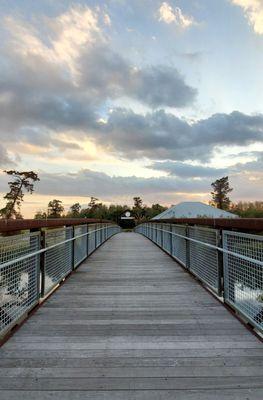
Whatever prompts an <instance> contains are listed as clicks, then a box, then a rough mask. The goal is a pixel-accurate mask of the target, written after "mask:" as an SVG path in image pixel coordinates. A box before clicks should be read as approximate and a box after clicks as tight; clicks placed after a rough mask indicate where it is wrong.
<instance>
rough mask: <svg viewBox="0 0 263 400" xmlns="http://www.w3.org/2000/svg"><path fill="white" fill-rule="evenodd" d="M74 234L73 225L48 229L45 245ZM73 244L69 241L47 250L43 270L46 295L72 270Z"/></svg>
mask: <svg viewBox="0 0 263 400" xmlns="http://www.w3.org/2000/svg"><path fill="white" fill-rule="evenodd" d="M72 235H73V229H72V227H67V228H59V229H52V230H47V231H46V232H45V247H49V246H52V245H54V244H56V243H60V242H63V241H64V240H67V239H70V238H72V237H73V236H72ZM72 246H73V245H72V242H67V243H63V244H61V245H59V246H56V247H55V248H53V249H50V250H47V251H46V252H45V254H44V271H43V272H44V294H45V295H46V294H47V293H48V292H49V291H50V290H52V289H53V288H54V287H55V286H56V285H57V284H58V283H59V282H61V280H62V279H63V278H65V276H66V275H68V274H69V273H70V272H71V271H72Z"/></svg>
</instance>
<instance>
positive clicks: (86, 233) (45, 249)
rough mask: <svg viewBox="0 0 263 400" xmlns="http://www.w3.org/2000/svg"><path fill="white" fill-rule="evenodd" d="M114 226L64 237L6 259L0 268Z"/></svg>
mask: <svg viewBox="0 0 263 400" xmlns="http://www.w3.org/2000/svg"><path fill="white" fill-rule="evenodd" d="M116 226H118V225H107V226H104V227H102V228H99V229H95V230H93V231H88V232H85V233H82V234H81V235H78V236H74V237H72V238H70V239H66V240H64V241H63V242H59V243H55V244H53V245H52V246H49V247H45V248H43V249H40V250H37V251H34V252H32V253H27V254H25V255H24V256H21V257H18V258H15V259H13V260H10V261H7V262H5V263H3V264H0V270H1V269H2V268H6V267H9V266H10V265H12V264H14V263H15V262H20V261H24V260H26V259H27V258H30V257H34V256H37V255H39V254H42V253H45V252H46V251H48V250H51V249H54V248H55V247H58V246H61V245H62V244H65V243H68V242H73V241H74V240H76V239H79V238H81V237H83V236H88V235H90V234H91V233H94V232H99V231H101V230H103V229H105V228H113V227H116Z"/></svg>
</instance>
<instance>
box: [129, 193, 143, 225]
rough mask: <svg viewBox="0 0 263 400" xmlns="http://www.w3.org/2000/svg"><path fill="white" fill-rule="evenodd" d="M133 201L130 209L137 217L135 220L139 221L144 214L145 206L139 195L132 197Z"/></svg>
mask: <svg viewBox="0 0 263 400" xmlns="http://www.w3.org/2000/svg"><path fill="white" fill-rule="evenodd" d="M133 202H134V205H133V208H132V210H133V213H134V216H135V218H136V219H137V221H140V220H141V218H142V216H143V215H144V214H145V207H143V204H142V199H141V198H140V197H139V196H137V197H134V198H133Z"/></svg>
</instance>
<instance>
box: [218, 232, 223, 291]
mask: <svg viewBox="0 0 263 400" xmlns="http://www.w3.org/2000/svg"><path fill="white" fill-rule="evenodd" d="M217 246H218V247H222V236H221V233H220V234H219V237H218V241H217ZM217 262H218V295H219V296H222V293H223V291H224V264H223V253H222V251H220V250H217Z"/></svg>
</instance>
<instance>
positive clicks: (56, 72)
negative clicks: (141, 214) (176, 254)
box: [0, 0, 263, 217]
mask: <svg viewBox="0 0 263 400" xmlns="http://www.w3.org/2000/svg"><path fill="white" fill-rule="evenodd" d="M0 18H1V24H0V35H1V41H0V53H1V54H0V136H1V141H0V169H1V172H0V193H1V197H2V196H3V195H4V194H5V192H6V191H7V189H8V186H7V182H8V179H7V177H6V174H5V173H4V172H3V171H4V170H6V169H16V170H20V171H21V170H34V171H35V172H37V173H38V174H39V178H40V182H39V183H37V184H36V186H35V193H34V194H33V195H26V196H25V202H24V205H23V208H22V213H23V214H24V216H25V217H32V216H33V215H34V213H35V212H36V211H37V210H44V209H45V208H46V206H47V203H48V201H49V200H51V199H53V198H59V199H61V200H62V201H63V203H64V205H65V207H66V208H67V207H69V206H70V205H71V204H73V203H74V202H77V201H78V202H80V203H81V204H82V205H83V206H85V205H87V204H88V202H89V198H90V196H95V197H97V198H99V199H100V200H101V201H102V202H104V203H106V204H110V203H122V204H123V203H126V204H129V205H130V204H131V203H132V198H133V196H141V197H142V198H143V200H144V203H146V204H152V203H157V202H158V203H161V204H163V205H167V206H169V205H171V204H176V203H178V202H180V201H187V200H189V201H204V202H208V201H209V198H210V191H211V182H213V181H214V180H215V179H218V178H220V177H222V176H226V175H228V176H229V179H230V184H231V186H232V187H233V189H234V190H233V192H232V194H231V199H232V200H233V201H239V200H243V201H254V200H262V197H263V196H262V195H263V189H262V187H263V185H262V183H263V168H262V167H263V110H262V106H263V78H262V71H263V0H169V1H165V2H164V1H157V0H133V1H130V0H129V1H128V0H109V1H105V2H103V1H101V0H100V1H95V0H90V1H88V0H79V1H67V0H56V1H53V0H41V1H35V0H0ZM0 205H1V206H3V205H4V201H3V200H1V202H0Z"/></svg>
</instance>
